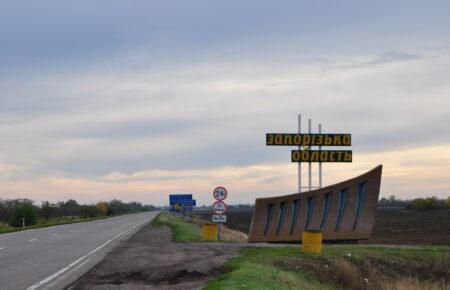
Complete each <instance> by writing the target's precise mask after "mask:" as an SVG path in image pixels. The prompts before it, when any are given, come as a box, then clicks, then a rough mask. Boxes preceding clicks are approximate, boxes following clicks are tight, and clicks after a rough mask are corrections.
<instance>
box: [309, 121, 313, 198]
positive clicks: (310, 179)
mask: <svg viewBox="0 0 450 290" xmlns="http://www.w3.org/2000/svg"><path fill="white" fill-rule="evenodd" d="M308 133H309V134H311V119H308ZM309 150H311V146H310V147H309ZM311 176H312V169H311V162H308V190H309V191H311V190H312V177H311Z"/></svg>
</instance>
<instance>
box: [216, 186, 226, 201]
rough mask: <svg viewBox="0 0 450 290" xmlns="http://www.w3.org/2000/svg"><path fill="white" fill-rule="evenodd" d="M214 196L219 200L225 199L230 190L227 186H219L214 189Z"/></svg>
mask: <svg viewBox="0 0 450 290" xmlns="http://www.w3.org/2000/svg"><path fill="white" fill-rule="evenodd" d="M213 194H214V198H215V199H217V200H224V199H226V198H227V196H228V192H227V190H226V189H225V187H222V186H219V187H217V188H216V189H214V191H213Z"/></svg>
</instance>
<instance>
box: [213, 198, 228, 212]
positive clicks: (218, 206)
mask: <svg viewBox="0 0 450 290" xmlns="http://www.w3.org/2000/svg"><path fill="white" fill-rule="evenodd" d="M213 211H214V213H215V214H224V213H225V212H226V211H227V205H226V204H225V203H224V202H223V201H221V200H218V201H216V202H215V203H214V204H213Z"/></svg>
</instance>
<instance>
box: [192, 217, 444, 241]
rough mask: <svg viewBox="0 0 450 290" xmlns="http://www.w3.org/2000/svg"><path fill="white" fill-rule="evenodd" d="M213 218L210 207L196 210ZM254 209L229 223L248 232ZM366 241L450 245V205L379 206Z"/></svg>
mask: <svg viewBox="0 0 450 290" xmlns="http://www.w3.org/2000/svg"><path fill="white" fill-rule="evenodd" d="M196 213H197V214H198V215H199V216H200V217H201V218H202V219H210V218H211V213H210V212H209V211H202V212H196ZM252 216H253V211H251V210H236V211H230V212H229V213H227V223H226V224H225V225H226V226H227V227H229V228H231V229H235V230H239V231H242V232H244V233H248V232H249V230H250V224H251V222H252ZM360 242H361V243H365V244H387V245H450V209H435V210H399V209H379V210H377V213H376V215H375V225H374V230H373V235H372V237H371V238H370V239H369V240H367V241H360Z"/></svg>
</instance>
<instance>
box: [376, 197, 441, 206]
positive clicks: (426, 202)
mask: <svg viewBox="0 0 450 290" xmlns="http://www.w3.org/2000/svg"><path fill="white" fill-rule="evenodd" d="M378 207H381V208H388V207H392V208H394V207H399V208H405V209H443V208H450V197H448V198H447V199H439V198H437V197H435V196H433V197H426V198H415V199H399V198H396V197H395V196H394V195H391V196H390V197H388V198H385V197H383V198H381V199H380V200H379V201H378Z"/></svg>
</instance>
